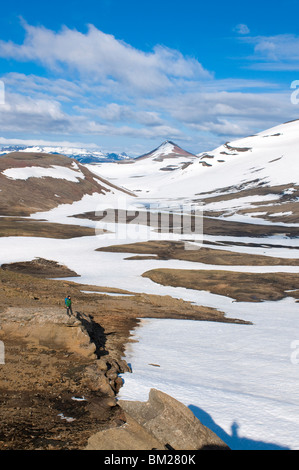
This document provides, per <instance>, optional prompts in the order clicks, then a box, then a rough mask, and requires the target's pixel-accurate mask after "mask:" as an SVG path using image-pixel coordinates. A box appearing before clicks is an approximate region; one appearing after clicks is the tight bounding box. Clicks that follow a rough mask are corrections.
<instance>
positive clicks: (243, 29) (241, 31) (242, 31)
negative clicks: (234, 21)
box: [234, 23, 250, 34]
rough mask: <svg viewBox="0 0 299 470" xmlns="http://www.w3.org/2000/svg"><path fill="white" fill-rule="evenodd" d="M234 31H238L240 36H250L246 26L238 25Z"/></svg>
mask: <svg viewBox="0 0 299 470" xmlns="http://www.w3.org/2000/svg"><path fill="white" fill-rule="evenodd" d="M234 31H236V32H237V33H238V34H249V33H250V29H249V28H248V26H247V25H246V24H242V23H241V24H238V25H237V26H236V27H235V28H234Z"/></svg>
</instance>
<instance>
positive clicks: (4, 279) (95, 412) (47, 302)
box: [0, 259, 241, 450]
mask: <svg viewBox="0 0 299 470" xmlns="http://www.w3.org/2000/svg"><path fill="white" fill-rule="evenodd" d="M4 268H5V269H0V287H1V289H0V300H1V303H0V325H1V328H0V340H1V341H3V343H4V346H5V363H4V364H0V413H1V423H0V450H13V449H15V450H25V449H26V450H27V449H29V450H30V449H32V450H37V449H40V450H49V449H50V450H62V449H69V450H71V449H85V448H87V447H88V446H89V448H91V447H92V446H94V445H95V444H94V442H95V441H94V439H93V440H92V441H91V442H92V443H93V444H91V443H90V441H89V439H91V437H92V436H94V435H98V433H100V432H102V431H103V432H106V431H107V430H113V429H114V430H117V429H119V430H122V429H123V426H124V424H125V423H126V426H128V422H130V426H131V427H129V429H130V432H131V441H130V442H131V443H130V444H128V445H130V446H134V444H133V443H134V442H135V441H136V439H137V435H139V432H140V425H138V423H137V424H136V419H135V418H132V417H131V416H130V414H128V412H127V411H125V410H124V409H123V407H122V406H120V405H119V404H118V402H117V393H118V390H119V388H120V387H121V386H122V380H121V378H120V377H119V374H120V373H124V372H127V373H130V372H129V367H128V366H127V364H126V362H125V361H124V360H123V355H124V348H125V345H126V344H127V342H128V341H130V340H131V339H130V331H132V329H133V328H134V327H136V326H137V325H138V318H141V317H159V318H166V317H172V318H192V319H197V320H210V321H229V322H234V321H236V322H239V321H241V320H239V319H235V320H234V319H230V318H226V317H224V315H223V313H222V312H219V311H218V310H214V309H211V308H206V307H196V306H194V305H192V304H190V303H188V302H184V301H182V300H177V299H173V298H171V297H168V296H165V297H159V296H151V295H132V296H130V297H123V296H121V295H120V296H119V297H118V296H109V294H108V292H106V293H103V291H105V290H106V291H109V289H105V288H99V287H94V286H84V285H81V284H79V283H78V284H77V283H73V282H69V281H63V280H59V281H57V280H51V279H48V278H49V277H52V276H58V275H59V276H62V275H68V270H67V267H65V266H59V265H57V263H54V262H51V261H49V260H42V259H39V260H35V261H33V262H26V263H14V264H12V265H6V266H4ZM29 273H30V274H29ZM88 290H89V291H91V292H90V293H85V292H82V291H88ZM93 291H98V292H101V291H102V293H99V294H94V293H93ZM111 291H112V292H114V293H117V289H111ZM121 293H124V292H123V291H119V294H121ZM66 294H70V295H71V296H72V298H73V317H72V318H68V317H67V315H66V311H65V308H64V297H65V296H66ZM178 406H179V407H180V406H181V405H178ZM178 413H179V414H180V412H179V411H178ZM187 414H188V413H187ZM192 419H193V418H192ZM177 425H178V426H179V423H178V424H177ZM138 429H139V430H138ZM109 432H111V431H109ZM115 432H116V431H115ZM113 435H114V434H113ZM204 435H206V433H204ZM144 436H145V437H144V440H143V441H142V443H141V444H140V443H139V445H141V447H142V448H144V449H146V448H152V447H150V446H151V445H152V441H151V439H152V438H151V439H149V438H148V431H145V430H144ZM146 436H147V437H146ZM114 439H115V440H117V439H118V434H116V435H115V437H114ZM213 439H215V436H214V438H213ZM213 439H212V441H213ZM168 440H170V438H169V439H168ZM120 441H121V439H120ZM212 441H211V442H212ZM115 442H116V441H115ZM136 442H137V441H136ZM165 442H166V441H165ZM165 442H164V440H162V441H161V442H160V444H159V445H160V447H159V448H161V446H162V448H164V447H163V446H164V444H165ZM213 442H214V444H215V440H214V441H213ZM216 442H218V444H219V441H217V439H216ZM204 443H205V444H204V445H206V444H207V440H206V438H205V441H204ZM111 445H112V444H111ZM119 445H120V444H119ZM197 445H199V444H198V443H197ZM90 446H91V447H90ZM101 446H102V447H101ZM101 446H99V445H98V448H103V444H101ZM132 448H133V447H129V449H132Z"/></svg>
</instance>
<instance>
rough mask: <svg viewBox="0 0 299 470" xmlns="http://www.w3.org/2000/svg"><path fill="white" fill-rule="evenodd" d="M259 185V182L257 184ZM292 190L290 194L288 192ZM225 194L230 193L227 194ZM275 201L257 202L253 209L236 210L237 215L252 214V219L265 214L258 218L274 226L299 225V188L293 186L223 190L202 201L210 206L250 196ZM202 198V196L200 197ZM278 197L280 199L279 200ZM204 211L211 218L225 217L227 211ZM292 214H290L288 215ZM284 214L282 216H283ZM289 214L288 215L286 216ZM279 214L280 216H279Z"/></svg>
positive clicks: (264, 186) (262, 186) (254, 203)
mask: <svg viewBox="0 0 299 470" xmlns="http://www.w3.org/2000/svg"><path fill="white" fill-rule="evenodd" d="M256 183H258V181H257V182H256ZM289 190H291V192H290V193H289V192H288V191H289ZM225 192H228V193H227V194H225ZM272 195H273V200H270V199H269V200H267V201H263V199H261V201H256V202H253V203H252V207H248V208H245V209H239V210H236V211H235V213H236V214H241V215H243V214H250V215H252V217H255V215H254V214H255V212H264V214H263V215H257V216H256V217H262V218H263V219H264V220H268V221H270V222H271V223H272V224H275V223H276V222H283V223H286V224H292V223H298V217H299V203H298V196H299V187H298V186H296V185H293V184H285V185H278V186H267V185H266V184H265V185H263V184H261V185H260V186H259V187H256V188H251V189H246V188H245V189H242V188H222V190H221V191H219V194H218V195H216V196H215V195H213V196H211V197H205V196H204V195H202V198H201V199H200V200H198V199H197V201H200V202H201V203H203V204H209V203H214V202H221V201H227V202H229V201H232V200H233V201H235V202H236V203H237V202H238V199H239V198H242V197H248V196H261V197H263V196H272ZM199 196H200V195H199ZM277 196H279V198H278V199H277ZM203 210H204V213H205V215H206V216H210V217H213V216H214V217H215V216H216V217H218V216H221V215H225V213H226V212H227V210H225V209H224V210H222V211H219V210H216V211H215V210H213V211H211V210H210V211H209V209H208V208H207V210H206V209H205V206H203ZM288 212H290V214H288ZM281 213H282V214H281ZM284 213H287V214H284ZM277 214H278V215H277Z"/></svg>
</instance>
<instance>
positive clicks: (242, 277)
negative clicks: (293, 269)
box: [143, 269, 299, 302]
mask: <svg viewBox="0 0 299 470" xmlns="http://www.w3.org/2000/svg"><path fill="white" fill-rule="evenodd" d="M143 276H144V277H147V278H149V279H151V280H152V281H153V282H157V283H158V284H162V285H165V286H173V287H185V288H187V289H196V290H204V291H209V292H212V293H213V294H219V295H224V296H226V297H230V298H233V299H235V300H236V301H238V302H262V301H265V300H272V301H274V300H281V299H283V298H285V297H294V298H296V299H299V274H295V273H294V274H293V273H279V272H277V273H243V272H235V271H217V270H209V271H208V272H206V271H198V270H185V269H153V270H150V271H147V272H145V273H144V274H143Z"/></svg>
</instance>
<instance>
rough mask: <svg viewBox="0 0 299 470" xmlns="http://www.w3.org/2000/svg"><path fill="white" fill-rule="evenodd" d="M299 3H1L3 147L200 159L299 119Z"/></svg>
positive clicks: (114, 0)
mask: <svg viewBox="0 0 299 470" xmlns="http://www.w3.org/2000/svg"><path fill="white" fill-rule="evenodd" d="M298 13H299V5H298V2H297V0H296V1H295V0H286V1H285V2H283V3H282V2H278V1H275V0H274V1H273V0H272V1H267V0H266V1H265V0H264V1H256V0H253V1H251V2H250V4H247V3H243V2H240V1H239V0H238V1H234V0H233V1H229V0H228V1H226V2H215V1H214V2H211V1H205V2H203V1H195V0H185V1H176V0H172V1H169V0H160V1H157V0H152V1H150V2H149V1H143V2H140V1H135V0H131V1H130V0H128V1H124V0H97V1H95V0H85V1H84V2H83V1H78V0H73V1H71V2H70V1H68V0H66V1H59V2H58V1H57V0H53V1H52V2H51V3H50V2H40V1H35V0H34V1H30V2H24V1H13V0H12V1H11V2H5V4H2V5H1V17H0V79H1V80H2V82H4V84H5V103H4V104H2V105H0V129H1V131H0V144H1V143H2V144H4V143H12V142H20V143H21V142H24V143H26V142H27V143H28V144H33V143H47V144H49V143H53V144H61V143H68V144H72V145H82V146H83V145H84V146H93V145H96V146H98V147H99V148H101V149H103V150H104V151H126V152H127V153H128V154H131V155H139V154H141V153H144V152H146V151H149V150H151V149H152V148H154V147H156V146H157V145H159V144H160V143H161V142H162V141H163V140H166V139H169V140H173V141H175V142H177V143H178V144H179V145H181V146H182V147H184V148H185V149H187V150H189V151H192V152H195V153H198V152H201V151H205V150H206V151H208V150H211V149H213V148H214V147H216V146H217V145H219V144H221V143H223V142H226V141H229V140H234V139H238V138H241V137H243V136H247V135H250V134H253V133H255V132H258V131H261V130H263V129H266V128H268V127H272V126H274V125H276V124H279V123H282V122H285V121H287V120H291V119H296V118H298V117H299V116H298V114H299V112H298V111H299V108H298V106H299V105H295V104H292V102H291V99H290V97H291V89H290V87H291V83H292V82H293V81H294V80H298V79H299V35H298V21H297V20H298Z"/></svg>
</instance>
